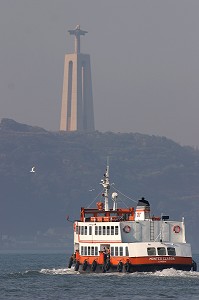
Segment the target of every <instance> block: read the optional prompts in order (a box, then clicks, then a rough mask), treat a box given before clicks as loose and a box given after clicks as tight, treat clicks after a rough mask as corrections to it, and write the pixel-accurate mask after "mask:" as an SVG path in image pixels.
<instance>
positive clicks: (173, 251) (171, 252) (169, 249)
mask: <svg viewBox="0 0 199 300" xmlns="http://www.w3.org/2000/svg"><path fill="white" fill-rule="evenodd" d="M167 252H168V255H176V250H175V248H173V247H168V248H167Z"/></svg>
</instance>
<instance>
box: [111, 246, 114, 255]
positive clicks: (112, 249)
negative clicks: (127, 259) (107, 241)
mask: <svg viewBox="0 0 199 300" xmlns="http://www.w3.org/2000/svg"><path fill="white" fill-rule="evenodd" d="M111 256H114V247H111Z"/></svg>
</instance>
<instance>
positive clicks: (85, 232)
mask: <svg viewBox="0 0 199 300" xmlns="http://www.w3.org/2000/svg"><path fill="white" fill-rule="evenodd" d="M84 229H85V230H84V234H85V235H87V226H85V228H84Z"/></svg>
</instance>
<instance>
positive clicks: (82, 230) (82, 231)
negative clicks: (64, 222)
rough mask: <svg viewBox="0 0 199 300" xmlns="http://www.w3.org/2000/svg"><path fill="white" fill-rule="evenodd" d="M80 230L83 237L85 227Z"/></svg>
mask: <svg viewBox="0 0 199 300" xmlns="http://www.w3.org/2000/svg"><path fill="white" fill-rule="evenodd" d="M80 228H81V235H83V234H84V226H80Z"/></svg>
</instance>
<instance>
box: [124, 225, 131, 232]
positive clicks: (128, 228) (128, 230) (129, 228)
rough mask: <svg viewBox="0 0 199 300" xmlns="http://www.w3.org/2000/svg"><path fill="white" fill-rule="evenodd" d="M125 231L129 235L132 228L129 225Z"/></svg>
mask: <svg viewBox="0 0 199 300" xmlns="http://www.w3.org/2000/svg"><path fill="white" fill-rule="evenodd" d="M123 231H124V232H126V233H129V232H130V231H131V227H130V226H129V225H126V226H124V228H123Z"/></svg>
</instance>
